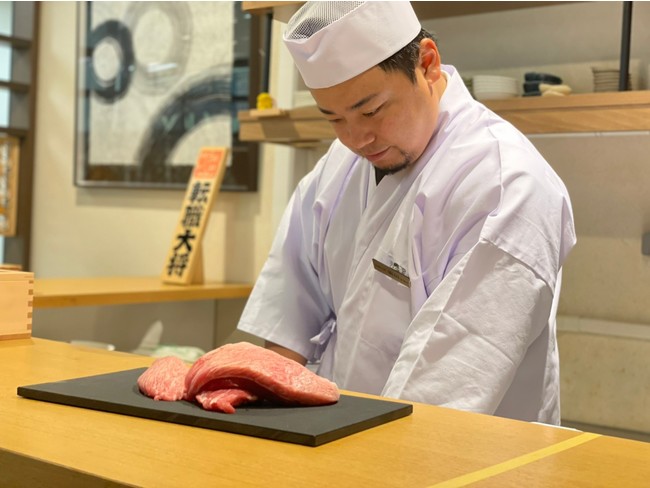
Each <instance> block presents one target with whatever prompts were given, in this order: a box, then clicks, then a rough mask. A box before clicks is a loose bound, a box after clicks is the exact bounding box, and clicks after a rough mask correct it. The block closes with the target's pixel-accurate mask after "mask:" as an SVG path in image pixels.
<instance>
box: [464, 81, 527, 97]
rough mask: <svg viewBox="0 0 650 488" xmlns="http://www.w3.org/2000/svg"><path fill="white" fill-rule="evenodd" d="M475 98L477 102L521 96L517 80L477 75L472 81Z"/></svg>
mask: <svg viewBox="0 0 650 488" xmlns="http://www.w3.org/2000/svg"><path fill="white" fill-rule="evenodd" d="M472 88H473V93H474V97H475V98H476V99H477V100H495V99H499V98H512V97H517V96H519V85H518V82H517V79H516V78H510V77H508V76H495V75H476V76H474V79H473V80H472Z"/></svg>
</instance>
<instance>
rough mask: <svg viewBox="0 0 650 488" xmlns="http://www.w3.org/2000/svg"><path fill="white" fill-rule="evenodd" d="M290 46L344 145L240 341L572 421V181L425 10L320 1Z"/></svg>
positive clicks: (529, 414)
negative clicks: (427, 19)
mask: <svg viewBox="0 0 650 488" xmlns="http://www.w3.org/2000/svg"><path fill="white" fill-rule="evenodd" d="M284 43H285V45H286V47H287V48H288V50H289V52H290V53H291V55H292V56H293V59H294V60H295V64H296V66H297V68H298V70H299V72H300V74H301V76H302V78H303V80H304V82H305V84H306V85H307V87H309V89H310V91H311V93H312V95H313V97H314V99H315V101H316V104H317V106H318V109H319V110H320V111H321V112H322V113H323V116H324V117H325V118H326V119H327V120H328V121H329V122H330V123H331V126H332V128H333V129H334V132H335V133H336V136H337V139H336V140H335V141H334V142H333V143H332V144H331V146H330V147H329V150H328V151H327V153H326V154H325V155H324V156H323V157H322V158H321V159H320V161H319V162H318V163H317V165H316V166H315V168H314V169H313V171H311V172H310V173H309V174H308V175H306V176H305V177H304V179H302V181H301V182H300V183H299V184H298V186H297V188H296V189H295V192H294V194H293V196H292V197H291V200H290V202H289V204H288V207H287V209H286V212H285V214H284V216H283V218H282V221H281V224H280V226H279V229H278V231H277V235H276V237H275V240H274V243H273V246H272V249H271V251H270V255H269V257H268V260H267V261H266V263H265V265H264V267H263V269H262V271H261V274H260V276H259V279H258V281H257V283H256V285H255V287H254V290H253V292H252V295H251V297H250V299H249V301H248V303H247V305H246V307H245V310H244V312H243V314H242V317H241V320H240V323H239V325H238V328H239V329H240V330H242V331H245V332H248V333H251V334H254V335H256V336H258V337H260V338H263V339H264V340H265V341H266V345H267V347H270V348H272V349H273V350H276V351H277V352H279V353H281V354H283V355H285V356H288V357H290V358H293V359H296V360H297V361H299V362H301V363H303V364H305V363H306V362H307V361H310V362H313V363H315V364H318V368H319V369H318V372H319V374H321V375H322V376H325V377H327V378H328V379H331V380H333V381H334V382H336V383H337V385H338V386H339V388H342V389H346V390H352V391H358V392H365V393H371V394H377V395H383V396H386V397H393V398H402V399H406V400H412V401H417V402H424V403H429V404H434V405H441V406H445V407H450V408H455V409H461V410H467V411H472V412H481V413H485V414H493V415H498V416H503V417H510V418H515V419H521V420H527V421H540V422H545V423H551V424H557V423H559V421H560V397H559V365H558V350H557V341H556V331H555V316H556V311H557V305H558V299H559V295H560V285H561V271H562V264H563V263H564V261H565V258H566V257H567V254H568V253H569V251H570V250H571V248H572V247H573V246H574V244H575V240H576V238H575V231H574V224H573V215H572V210H571V203H570V200H569V195H568V194H567V190H566V188H565V186H564V184H563V183H562V181H561V180H560V178H559V177H558V176H557V175H556V174H555V172H554V171H553V169H552V168H551V167H550V166H549V164H548V163H547V162H546V161H545V160H544V158H543V157H542V156H541V155H540V154H539V153H538V152H537V150H536V149H535V147H534V146H533V145H532V144H531V143H530V142H529V141H528V139H527V138H526V137H525V136H524V135H522V134H521V133H520V132H519V131H518V130H517V129H515V128H514V127H513V126H512V125H510V124H509V123H507V122H505V121H504V120H502V119H501V118H500V117H498V116H497V115H495V114H494V113H493V112H491V111H490V110H488V109H487V108H486V107H485V106H483V105H482V104H481V103H479V102H477V101H475V100H474V99H473V98H472V97H471V95H470V94H469V92H468V91H467V89H466V88H465V85H464V83H463V81H462V79H461V76H460V74H459V73H458V71H457V70H456V69H455V68H454V67H453V66H450V65H445V64H442V60H441V55H440V52H439V51H438V46H437V44H436V41H435V40H434V39H433V38H432V36H431V35H430V34H429V33H427V32H426V31H424V30H422V28H421V26H420V23H419V21H418V19H417V17H416V15H415V13H414V11H413V9H412V7H411V5H410V3H409V2H307V3H306V4H305V5H304V6H303V7H301V8H300V10H298V12H297V13H296V14H295V15H294V16H293V17H292V18H291V20H290V21H289V23H288V25H287V27H286V32H285V34H284Z"/></svg>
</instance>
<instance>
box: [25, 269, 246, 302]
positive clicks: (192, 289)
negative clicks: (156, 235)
mask: <svg viewBox="0 0 650 488" xmlns="http://www.w3.org/2000/svg"><path fill="white" fill-rule="evenodd" d="M252 288H253V286H252V285H251V284H248V283H220V282H206V283H203V284H193V285H170V284H166V283H163V282H162V281H161V280H160V278H158V277H137V276H134V277H105V278H36V279H35V280H34V307H35V308H47V307H75V306H89V305H125V304H130V303H153V302H168V301H185V300H223V299H230V298H247V297H248V295H250V292H251V290H252Z"/></svg>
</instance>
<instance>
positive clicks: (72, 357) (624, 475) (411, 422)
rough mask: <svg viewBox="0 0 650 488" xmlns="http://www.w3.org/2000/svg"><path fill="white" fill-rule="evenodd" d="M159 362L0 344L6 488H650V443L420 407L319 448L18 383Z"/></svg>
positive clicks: (1, 478) (53, 345)
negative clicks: (102, 407)
mask: <svg viewBox="0 0 650 488" xmlns="http://www.w3.org/2000/svg"><path fill="white" fill-rule="evenodd" d="M151 361H152V358H147V357H142V356H135V355H132V354H126V353H116V352H106V351H101V350H97V349H88V348H81V347H76V346H72V345H69V344H64V343H57V342H51V341H46V340H41V339H26V340H13V341H0V371H2V374H1V375H0V418H1V419H2V422H1V423H0V486H12V487H21V486H29V487H38V486H66V487H76V486H79V487H84V488H85V487H93V486H125V485H129V486H152V487H153V486H155V487H166V486H170V487H178V486H219V487H230V486H233V487H246V486H251V487H252V486H265V487H293V486H301V487H309V488H316V487H333V486H336V487H348V486H349V487H365V486H372V487H409V488H416V487H429V486H464V485H465V484H467V483H471V482H478V484H477V486H498V487H508V486H513V487H515V486H516V487H521V486H526V487H529V486H625V487H626V488H627V487H634V486H647V480H648V479H650V463H648V459H650V444H646V443H642V442H635V441H630V440H623V439H616V438H611V437H605V436H599V435H596V434H588V433H582V432H578V431H573V430H566V429H558V428H553V427H549V426H543V425H537V424H531V423H526V422H518V421H513V420H508V419H502V418H497V417H490V416H486V415H478V414H471V413H466V412H459V411H454V410H449V409H444V408H439V407H434V406H429V405H421V404H415V405H414V411H413V414H412V415H411V416H409V417H406V418H403V419H399V420H396V421H393V422H389V423H388V424H384V425H381V426H379V427H375V428H373V429H370V430H366V431H364V432H361V433H358V434H354V435H351V436H349V437H345V438H343V439H339V440H337V441H334V442H330V443H328V444H325V445H322V446H320V447H316V448H312V447H305V446H299V445H296V444H288V443H282V442H275V441H271V440H266V439H258V438H253V437H247V436H242V435H236V434H229V433H224V432H217V431H211V430H206V429H201V428H196V427H188V426H182V425H176V424H171V423H165V422H158V421H153V420H146V419H140V418H135V417H128V416H124V415H116V414H109V413H104V412H98V411H93V410H85V409H80V408H74V407H68V406H62V405H56V404H50V403H45V402H39V401H35V400H28V399H24V398H21V397H18V396H17V395H16V388H17V387H18V386H21V385H29V384H34V383H43V382H50V381H57V380H63V379H69V378H76V377H80V376H87V375H92V374H101V373H108V372H114V371H120V370H125V369H131V368H137V367H142V366H147V365H149V364H150V363H151Z"/></svg>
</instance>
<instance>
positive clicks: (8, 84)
mask: <svg viewBox="0 0 650 488" xmlns="http://www.w3.org/2000/svg"><path fill="white" fill-rule="evenodd" d="M0 88H8V89H9V90H11V91H13V92H20V93H29V85H28V84H27V83H18V82H15V81H2V80H0Z"/></svg>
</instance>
